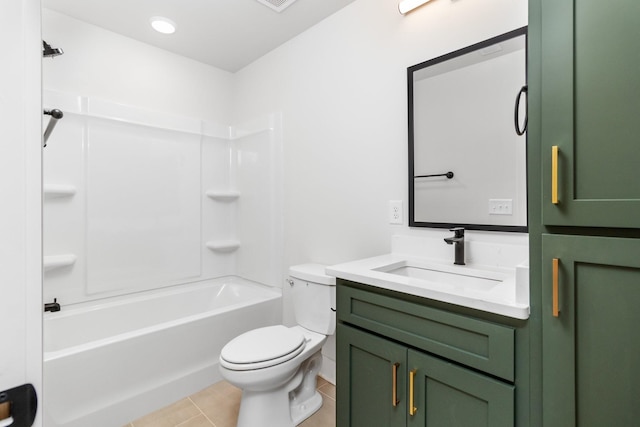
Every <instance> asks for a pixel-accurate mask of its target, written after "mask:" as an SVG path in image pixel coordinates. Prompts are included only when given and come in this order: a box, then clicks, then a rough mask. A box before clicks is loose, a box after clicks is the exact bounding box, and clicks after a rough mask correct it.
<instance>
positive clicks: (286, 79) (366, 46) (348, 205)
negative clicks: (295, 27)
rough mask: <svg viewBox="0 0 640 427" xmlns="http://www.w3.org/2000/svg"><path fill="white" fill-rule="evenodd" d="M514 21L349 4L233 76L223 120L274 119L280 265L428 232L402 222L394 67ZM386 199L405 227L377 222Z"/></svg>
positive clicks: (505, 8)
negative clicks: (279, 131)
mask: <svg viewBox="0 0 640 427" xmlns="http://www.w3.org/2000/svg"><path fill="white" fill-rule="evenodd" d="M526 24H527V1H526V0H484V1H476V0H434V1H432V2H430V3H428V4H426V5H425V6H423V7H421V8H419V9H417V10H415V11H414V12H412V13H410V14H408V15H406V16H402V15H400V14H399V13H398V11H397V1H395V0H393V1H389V0H358V1H355V2H354V3H352V4H350V5H349V6H347V7H346V8H344V9H342V10H341V11H339V12H338V13H336V14H334V15H332V16H331V17H329V18H327V19H326V20H324V21H323V22H321V23H319V24H318V25H316V26H315V27H313V28H311V29H310V30H308V31H306V32H305V33H303V34H301V35H300V36H298V37H296V38H294V39H293V40H291V41H289V42H288V43H286V44H284V45H282V46H281V47H279V48H278V49H276V50H274V51H272V52H271V53H269V54H267V55H265V56H264V57H262V58H260V59H259V60H257V61H256V62H254V63H253V64H251V65H249V66H248V67H246V68H244V69H243V70H241V71H239V72H238V73H237V74H236V92H235V96H234V102H235V109H234V110H235V118H234V120H236V121H238V120H241V119H242V118H243V117H251V116H254V115H257V114H259V113H261V112H268V111H281V112H282V117H283V129H284V135H283V138H284V156H285V157H284V158H285V164H284V172H285V178H284V179H285V192H284V194H285V202H284V203H285V204H284V206H285V213H284V232H285V253H284V265H285V266H287V265H293V264H297V263H303V262H310V261H314V262H320V263H325V264H334V263H339V262H345V261H348V260H352V259H358V258H364V257H367V256H373V255H378V254H382V253H387V252H389V251H390V249H391V236H392V235H393V234H395V233H408V232H410V233H418V234H420V233H429V231H428V230H424V231H423V230H418V231H409V229H408V227H407V225H406V224H407V214H406V209H407V197H408V196H407V188H408V187H407V88H406V86H407V83H406V69H407V67H408V66H411V65H414V64H416V63H419V62H422V61H425V60H427V59H431V58H433V57H436V56H439V55H442V54H444V53H448V52H450V51H453V50H457V49H459V48H462V47H465V46H467V45H470V44H473V43H476V42H478V41H481V40H485V39H488V38H490V37H492V36H496V35H498V34H502V33H505V32H507V31H510V30H513V29H515V28H519V27H522V26H524V25H526ZM514 96H515V95H514ZM389 200H403V201H404V209H405V212H404V220H405V225H403V226H394V225H390V224H389V223H388V217H387V202H388V201H389ZM445 233H447V234H448V232H445ZM507 238H508V237H507ZM285 289H286V287H285ZM286 317H287V319H288V320H291V317H290V312H289V314H287V316H286Z"/></svg>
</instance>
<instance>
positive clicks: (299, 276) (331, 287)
mask: <svg viewBox="0 0 640 427" xmlns="http://www.w3.org/2000/svg"><path fill="white" fill-rule="evenodd" d="M325 267H326V266H324V265H321V264H302V265H295V266H292V267H290V268H289V277H290V279H291V281H290V282H289V283H290V284H291V294H292V298H293V310H294V314H295V316H296V322H297V323H298V325H300V326H302V327H303V328H306V329H309V330H311V331H314V332H318V333H320V334H324V335H332V334H333V332H334V331H335V329H336V312H335V309H336V278H335V277H331V276H327V275H326V274H325V272H324V269H325Z"/></svg>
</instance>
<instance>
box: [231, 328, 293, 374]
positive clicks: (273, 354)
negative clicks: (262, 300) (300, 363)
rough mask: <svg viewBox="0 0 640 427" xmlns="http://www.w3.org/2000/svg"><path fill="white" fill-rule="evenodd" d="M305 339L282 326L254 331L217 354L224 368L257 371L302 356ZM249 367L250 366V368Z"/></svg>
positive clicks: (240, 337) (233, 341) (238, 337)
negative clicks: (231, 366) (225, 366)
mask: <svg viewBox="0 0 640 427" xmlns="http://www.w3.org/2000/svg"><path fill="white" fill-rule="evenodd" d="M304 345H305V339H304V335H302V333H301V332H300V331H298V330H296V329H291V328H287V327H285V326H283V325H277V326H267V327H265V328H259V329H254V330H252V331H249V332H245V333H244V334H242V335H239V336H237V337H236V338H234V339H232V340H231V341H229V343H228V344H227V345H225V346H224V348H223V349H222V351H221V352H220V359H221V362H227V363H224V365H227V366H230V365H234V367H233V369H243V368H242V366H243V365H244V369H258V368H263V367H267V366H272V365H275V364H277V363H282V362H286V361H287V360H289V359H291V358H293V357H295V356H297V355H298V354H300V353H301V352H302V350H303V349H304ZM249 365H250V366H249Z"/></svg>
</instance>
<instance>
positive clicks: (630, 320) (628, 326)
mask: <svg viewBox="0 0 640 427" xmlns="http://www.w3.org/2000/svg"><path fill="white" fill-rule="evenodd" d="M542 253H543V266H542V267H543V268H542V277H543V280H542V283H543V288H542V301H543V304H542V325H543V331H544V334H543V345H542V348H543V360H544V365H543V390H542V397H543V423H542V425H543V426H544V427H574V426H580V427H592V426H593V427H596V426H634V425H638V424H639V422H640V421H639V420H640V363H639V360H640V333H638V327H639V325H640V240H639V239H624V238H610V237H591V236H565V235H550V234H543V236H542ZM554 260H557V261H555V262H554ZM554 264H555V267H554ZM554 284H555V286H554ZM554 302H555V304H556V305H557V310H555V312H554Z"/></svg>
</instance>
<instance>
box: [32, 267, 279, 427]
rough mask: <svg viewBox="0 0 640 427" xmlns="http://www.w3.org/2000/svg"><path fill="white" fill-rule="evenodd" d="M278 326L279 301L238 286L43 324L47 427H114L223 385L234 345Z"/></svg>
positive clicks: (61, 316)
mask: <svg viewBox="0 0 640 427" xmlns="http://www.w3.org/2000/svg"><path fill="white" fill-rule="evenodd" d="M280 321H281V293H280V291H279V290H276V289H272V288H269V287H266V286H262V285H260V284H257V283H254V282H250V281H248V280H244V279H241V278H238V277H226V278H221V279H214V280H209V281H203V282H198V283H192V284H188V285H181V286H177V287H172V288H168V289H163V290H156V291H152V292H145V293H141V294H134V295H131V296H127V297H117V298H110V299H108V300H102V301H99V302H91V303H82V304H77V305H76V306H71V307H70V308H67V307H63V309H62V311H60V312H57V313H45V316H44V399H43V403H44V420H45V423H44V426H45V427H87V426H91V427H120V426H122V425H124V424H126V423H128V422H130V421H133V420H134V419H136V418H138V417H140V416H142V415H145V414H147V413H150V412H152V411H154V410H156V409H159V408H161V407H163V406H165V405H167V404H169V403H172V402H175V401H177V400H180V399H181V398H183V397H185V396H188V395H190V394H193V393H195V392H197V391H198V390H201V389H203V388H205V387H207V386H209V385H211V384H213V383H215V382H217V381H219V380H221V377H220V374H219V373H218V366H217V365H218V356H219V354H220V351H221V350H222V347H223V346H224V345H225V344H226V343H227V342H228V341H229V340H230V339H232V338H233V337H235V336H237V335H238V334H240V333H242V332H245V331H248V330H250V329H253V328H256V327H261V326H268V325H275V324H278V323H279V322H280Z"/></svg>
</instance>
